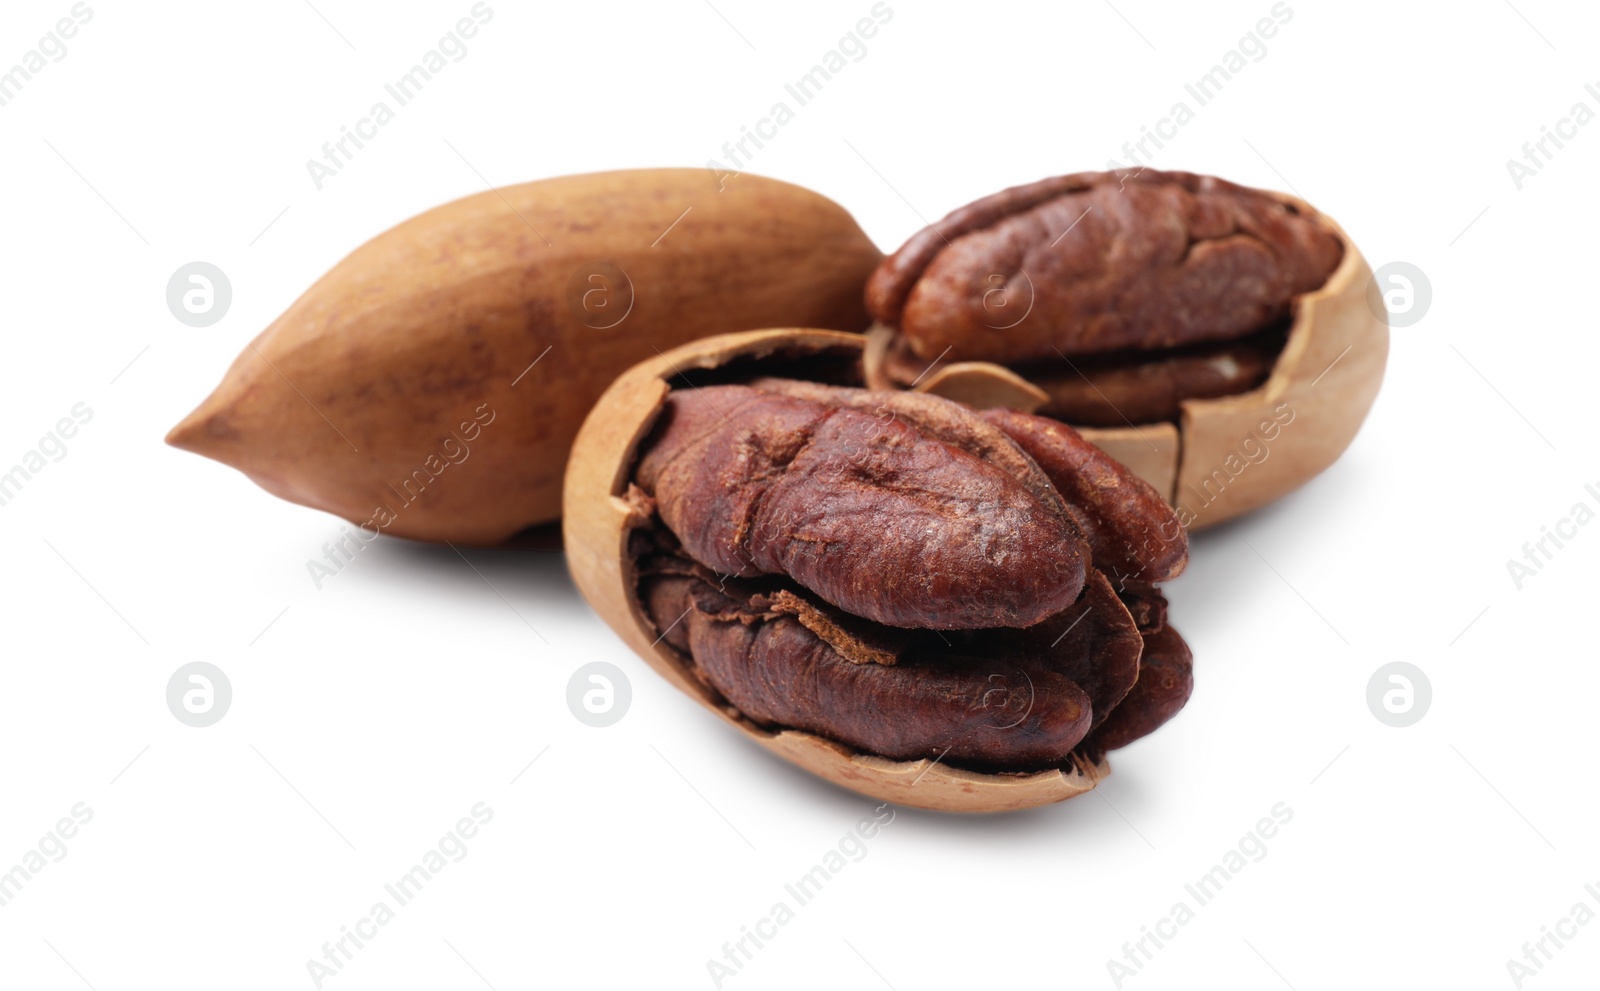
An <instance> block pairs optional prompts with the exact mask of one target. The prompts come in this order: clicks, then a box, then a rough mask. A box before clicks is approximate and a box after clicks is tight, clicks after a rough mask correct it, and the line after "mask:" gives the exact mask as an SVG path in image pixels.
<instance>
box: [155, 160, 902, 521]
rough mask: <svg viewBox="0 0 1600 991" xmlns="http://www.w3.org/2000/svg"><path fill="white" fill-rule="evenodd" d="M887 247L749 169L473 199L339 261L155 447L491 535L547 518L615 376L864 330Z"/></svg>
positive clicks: (640, 173) (393, 516)
mask: <svg viewBox="0 0 1600 991" xmlns="http://www.w3.org/2000/svg"><path fill="white" fill-rule="evenodd" d="M882 257H883V255H882V253H881V252H879V251H878V249H877V248H876V247H875V246H874V245H873V244H872V242H871V241H870V240H869V239H868V238H867V236H866V235H865V234H864V233H862V231H861V229H860V228H859V227H858V226H857V225H856V223H855V221H854V220H853V219H851V217H850V214H849V213H847V212H846V211H845V210H844V209H843V208H842V207H840V206H839V205H838V204H836V203H834V202H832V201H830V200H828V199H826V198H825V197H823V196H819V195H818V194H816V193H813V192H810V191H808V190H805V189H802V188H800V187H798V186H793V185H790V184H788V183H784V182H778V181H776V180H772V179H764V178H761V177H759V176H753V175H745V176H741V177H740V178H739V180H738V181H737V182H734V183H729V184H728V186H727V188H726V189H725V190H719V189H718V186H717V184H716V183H715V182H714V181H711V180H710V179H709V178H708V177H707V174H706V172H705V171H704V170H702V169H640V170H632V171H622V172H605V173H597V174H593V175H578V176H565V177H562V178H556V179H546V180H542V181H539V182H530V183H526V184H523V185H518V186H508V187H504V188H501V189H498V190H495V191H493V192H487V193H481V194H479V195H476V196H469V197H467V198H465V199H461V200H457V201H455V202H453V203H449V204H446V205H444V206H441V207H438V208H436V209H434V210H430V211H428V212H427V213H424V214H422V215H420V216H418V217H414V218H412V219H411V220H408V221H406V222H405V223H403V224H401V225H399V226H398V227H395V228H393V229H392V230H389V231H387V232H386V233H383V234H380V235H379V236H378V237H376V238H374V239H373V240H371V241H369V242H368V243H366V244H365V245H363V246H361V247H360V248H358V249H356V250H355V251H354V252H353V253H352V254H350V255H349V256H348V257H347V258H345V259H344V260H343V261H341V262H340V263H339V264H338V265H336V266H335V267H334V268H333V269H332V270H331V271H330V272H328V273H327V274H326V275H324V276H323V277H322V278H321V279H320V280H318V281H317V283H316V284H315V285H313V286H312V287H311V288H310V289H309V290H308V291H307V292H306V293H305V294H304V295H303V296H301V297H300V298H299V299H298V300H296V301H295V303H294V304H293V305H292V306H290V307H289V309H288V310H287V311H286V312H285V313H284V314H283V315H282V316H280V317H279V318H278V319H277V320H276V321H274V322H273V324H272V325H271V326H270V327H268V328H267V329H266V331H264V332H263V333H262V334H261V336H260V337H258V338H256V340H255V341H254V342H253V343H252V344H251V345H250V346H249V347H248V348H247V349H246V350H245V351H244V352H243V353H242V354H241V355H240V357H239V358H238V360H237V361H235V362H234V364H233V366H232V367H231V368H230V369H229V370H228V372H227V375H226V377H225V378H224V379H223V381H222V383H221V385H219V386H218V387H217V389H216V391H215V392H214V393H213V394H212V395H211V396H210V397H209V398H208V399H206V400H205V401H204V402H203V403H202V404H201V405H200V407H199V408H198V409H196V410H195V411H194V412H193V413H191V414H190V415H189V416H188V417H187V418H186V419H185V420H184V421H183V422H182V423H180V424H179V425H178V426H177V427H176V428H174V429H173V431H172V433H171V434H170V435H169V436H168V437H167V441H168V443H170V444H173V445H176V446H178V447H182V448H184V449H186V450H191V451H195V452H197V453H200V454H204V455H205V456H207V457H210V458H215V459H216V460H218V461H221V462H223V463H225V464H229V465H232V466H233V467H236V468H238V469H239V470H240V471H242V472H244V473H245V474H246V475H248V476H249V477H250V478H251V479H252V480H254V481H255V482H256V483H257V484H259V485H260V486H262V487H263V488H265V489H266V490H267V491H269V492H272V493H273V494H274V495H277V496H280V497H282V498H285V499H288V500H290V501H292V502H298V503H301V504H302V505H307V506H311V507H314V508H317V509H323V510H326V511H328V512H331V513H335V514H337V515H339V516H342V517H344V518H345V519H347V520H350V521H351V522H354V523H356V524H358V525H360V526H363V527H364V528H366V529H367V530H368V531H369V532H371V531H381V532H383V533H387V534H391V535H397V536H402V537H409V538H412V539H415V540H432V541H452V542H456V543H474V544H490V543H496V542H499V541H503V540H505V539H507V538H509V537H511V536H512V535H514V534H516V533H517V532H518V531H520V530H522V529H523V528H525V527H529V526H535V525H538V524H541V523H549V522H551V521H553V520H555V519H556V518H557V517H558V516H559V514H560V510H561V476H562V470H563V468H564V467H565V465H566V460H567V454H568V451H569V449H570V447H571V443H572V439H573V437H574V436H575V435H576V434H577V431H578V427H579V425H580V424H581V423H582V422H583V418H584V416H585V415H587V414H588V412H589V408H590V407H591V406H592V405H593V404H594V401H595V399H596V398H598V397H599V395H600V393H601V392H603V391H604V390H605V388H606V386H608V385H609V384H610V383H611V381H612V379H614V378H615V377H616V376H617V374H618V373H619V372H621V371H623V370H624V369H626V368H628V367H629V366H630V365H633V364H634V363H635V362H638V361H640V360H642V359H645V358H648V357H651V356H653V355H655V354H659V353H660V352H662V351H665V350H667V349H669V348H672V347H674V346H676V345H679V344H682V343H683V342H685V341H690V340H694V339H696V338H700V337H705V336H707V335H709V334H713V333H720V332H723V331H726V330H729V329H731V328H754V327H768V326H774V325H788V324H799V325H804V326H817V327H834V328H838V329H840V330H861V329H863V328H865V327H866V325H867V316H866V312H865V310H864V309H863V308H862V302H861V287H862V285H863V284H864V283H865V280H866V278H867V276H868V274H869V273H870V272H871V271H872V269H873V267H874V266H875V265H876V264H877V263H878V261H879V260H880V259H881V258H882Z"/></svg>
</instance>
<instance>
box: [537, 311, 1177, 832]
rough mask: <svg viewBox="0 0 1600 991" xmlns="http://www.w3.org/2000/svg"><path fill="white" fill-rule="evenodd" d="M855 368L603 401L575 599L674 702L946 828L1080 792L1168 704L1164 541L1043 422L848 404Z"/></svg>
mask: <svg viewBox="0 0 1600 991" xmlns="http://www.w3.org/2000/svg"><path fill="white" fill-rule="evenodd" d="M863 349H864V342H863V341H862V339H861V338H859V337H855V336H852V335H848V334H836V333H828V332H823V331H798V330H796V331H760V332H752V333H744V334H729V335H724V336H722V337H717V338H711V339H708V340H705V341H698V342H695V343H693V344H690V345H686V346H684V347H681V348H679V349H677V350H676V351H673V352H670V353H668V354H666V355H663V356H661V357H659V358H656V359H652V360H650V361H646V362H645V363H643V364H641V365H639V366H636V367H635V368H633V369H632V370H630V371H629V372H627V373H625V374H624V375H623V376H622V377H621V378H619V379H618V380H617V382H616V383H615V384H614V385H613V386H612V387H611V389H610V390H608V392H607V393H606V395H605V396H604V397H602V399H601V401H600V402H599V404H597V406H596V407H595V410H594V412H593V413H592V414H591V415H590V417H589V419H588V420H587V421H586V422H585V424H584V426H583V429H582V430H581V431H580V434H579V437H578V440H577V442H576V444H575V445H574V448H573V455H572V461H571V463H570V465H569V467H568V472H567V484H566V497H565V503H564V518H563V527H564V531H565V536H566V545H567V553H568V561H569V566H570V567H571V570H572V573H573V577H574V580H575V581H576V583H577V585H578V588H579V590H580V591H581V592H582V593H583V595H584V596H585V598H587V599H588V600H589V602H590V604H591V605H593V606H594V607H595V609H596V611H597V612H598V613H599V614H600V615H601V617H602V618H603V619H605V620H606V622H607V623H608V624H610V625H611V626H612V628H613V629H615V630H616V631H617V632H618V633H619V634H620V635H621V636H622V637H623V638H624V639H625V640H626V641H627V642H628V643H629V645H630V646H632V647H633V648H634V649H635V650H636V651H637V652H638V653H639V654H640V655H641V656H642V657H644V658H645V659H646V661H648V662H649V663H650V664H651V666H652V667H654V668H655V669H656V670H657V671H658V672H659V673H661V674H663V675H664V676H666V677H667V678H668V679H669V680H671V681H672V682H673V683H674V684H675V685H677V686H678V687H679V688H680V689H682V690H684V691H685V692H687V693H689V694H690V695H692V696H694V697H695V698H697V699H698V700H699V701H701V703H702V704H704V705H706V706H707V707H709V708H711V709H713V710H714V711H716V712H717V713H718V714H719V715H720V716H722V718H723V719H725V720H726V721H727V722H729V723H730V724H732V725H734V726H735V727H737V728H738V729H739V730H740V731H741V732H743V733H744V734H745V735H747V736H748V737H750V738H752V739H754V740H756V741H757V742H759V743H761V744H762V745H763V746H765V747H766V748H768V749H769V750H772V751H774V752H776V753H778V754H779V755H780V756H783V757H785V758H786V759H788V760H791V761H793V762H795V763H797V764H799V765H800V766H802V767H805V768H807V769H808V770H811V771H812V772H813V773H816V774H818V775H820V776H822V777H824V778H827V779H828V780H830V781H833V782H835V783H838V784H841V785H844V786H845V787H849V788H853V789H855V790H857V791H861V792H864V793H866V794H869V795H873V796H875V797H878V798H882V799H886V800H890V801H895V802H900V803H904V804H910V805H918V806H922V807H927V808H937V809H947V810H963V811H994V810H1003V809H1011V808H1024V807H1028V806H1033V805H1039V804H1044V803H1047V802H1053V801H1059V800H1061V799H1064V798H1069V797H1072V796H1073V795H1076V794H1080V793H1082V792H1083V791H1085V790H1088V789H1089V788H1092V787H1093V785H1094V783H1095V782H1096V781H1097V780H1098V779H1099V777H1101V776H1103V775H1104V774H1105V773H1107V771H1108V770H1109V768H1108V767H1107V765H1106V764H1105V763H1104V760H1103V754H1104V751H1105V750H1107V749H1110V746H1108V745H1107V744H1106V742H1105V741H1106V740H1111V741H1113V742H1114V743H1115V744H1116V745H1122V744H1123V743H1126V742H1128V741H1130V740H1131V739H1134V738H1135V737H1137V736H1139V735H1143V733H1145V732H1148V731H1149V730H1151V729H1153V728H1155V726H1157V725H1159V724H1160V723H1161V722H1163V721H1165V719H1166V718H1168V717H1170V716H1171V715H1172V713H1173V712H1175V711H1176V709H1177V708H1178V707H1180V706H1181V700H1180V701H1175V699H1176V695H1177V691H1176V688H1177V687H1179V686H1178V684H1177V682H1176V681H1173V679H1171V678H1167V679H1165V680H1163V681H1162V682H1161V685H1160V686H1158V687H1161V690H1158V691H1148V692H1143V693H1141V692H1139V691H1138V685H1139V681H1140V678H1141V669H1142V666H1143V662H1142V661H1141V655H1142V653H1143V651H1144V649H1145V647H1144V645H1145V643H1146V642H1147V641H1151V640H1152V638H1160V640H1159V642H1162V643H1167V644H1177V645H1179V647H1181V644H1182V641H1181V639H1179V638H1178V637H1177V634H1176V633H1175V632H1173V631H1172V630H1171V628H1170V627H1168V626H1166V624H1165V621H1164V614H1165V603H1164V601H1163V600H1162V599H1161V597H1160V594H1159V593H1158V592H1156V591H1155V588H1154V583H1155V582H1157V581H1162V580H1165V579H1167V578H1170V577H1173V576H1175V575H1176V574H1177V573H1178V572H1179V571H1181V569H1182V566H1183V563H1184V559H1185V551H1186V545H1185V543H1184V539H1183V531H1182V528H1181V527H1180V526H1178V524H1177V522H1176V520H1175V519H1174V518H1173V515H1172V512H1171V510H1170V509H1169V508H1168V507H1167V506H1166V505H1165V504H1164V503H1163V502H1162V501H1161V500H1160V499H1159V497H1158V496H1156V494H1155V493H1153V492H1151V491H1150V490H1149V488H1148V486H1146V485H1144V484H1143V483H1141V482H1139V481H1138V480H1137V479H1136V478H1134V477H1133V476H1132V475H1131V474H1130V473H1129V472H1127V471H1126V470H1125V469H1123V468H1122V467H1121V466H1120V465H1117V464H1116V463H1115V462H1113V461H1112V460H1111V459H1110V458H1109V457H1107V456H1105V455H1104V454H1102V453H1101V452H1099V451H1097V450H1096V449H1095V448H1093V447H1092V446H1091V445H1089V444H1088V443H1086V442H1084V441H1083V440H1082V439H1081V438H1079V437H1078V436H1077V435H1076V434H1075V433H1074V432H1073V431H1071V430H1070V428H1067V427H1065V426H1063V425H1061V424H1058V423H1053V422H1050V421H1044V420H1040V419H1038V418H1035V417H1028V416H1023V415H1020V414H1005V413H990V414H988V415H986V416H985V415H979V414H977V413H975V412H974V411H972V410H970V409H969V408H967V407H964V406H962V405H960V404H958V403H955V402H951V401H948V400H943V399H940V398H938V397H933V396H925V395H917V394H909V393H892V392H891V393H884V392H871V391H867V390H863V389H860V388H855V387H853V386H855V385H857V384H858V383H859V381H860V375H861V372H860V364H859V359H860V357H861V355H862V352H863ZM778 372H781V373H783V374H785V375H791V376H803V379H800V378H789V379H776V378H773V377H771V374H770V373H778ZM1034 451H1037V452H1040V455H1044V459H1043V461H1041V460H1040V459H1039V455H1036V454H1034V453H1032V452H1034ZM1130 609H1131V611H1130ZM1171 652H1172V650H1171V649H1170V648H1169V649H1168V651H1167V653H1171ZM1185 656H1187V655H1186V653H1185ZM1153 663H1154V662H1153ZM1153 670H1154V669H1153ZM1181 687H1183V689H1184V690H1183V693H1182V694H1183V695H1184V697H1185V698H1187V683H1186V682H1185V683H1184V685H1183V686H1181ZM1126 706H1132V707H1133V710H1132V711H1130V712H1127V713H1124V714H1123V715H1122V717H1121V718H1120V719H1118V717H1117V713H1118V712H1119V711H1121V710H1122V709H1123V708H1124V707H1126ZM1105 727H1111V729H1110V730H1106V731H1105V732H1102V730H1103V729H1104V728H1105ZM1118 727H1122V728H1120V729H1119V728H1118Z"/></svg>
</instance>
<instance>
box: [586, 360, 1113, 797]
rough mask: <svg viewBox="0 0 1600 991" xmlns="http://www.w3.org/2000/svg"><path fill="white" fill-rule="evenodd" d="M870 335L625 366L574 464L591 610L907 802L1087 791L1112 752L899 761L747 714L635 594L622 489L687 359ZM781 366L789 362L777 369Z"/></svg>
mask: <svg viewBox="0 0 1600 991" xmlns="http://www.w3.org/2000/svg"><path fill="white" fill-rule="evenodd" d="M864 343H865V341H864V338H862V337H859V336H857V335H854V334H840V333H833V332H829V331H819V330H763V331H752V332H747V333H741V334H725V335H722V336H720V337H712V338H708V339H706V340H702V341H696V342H694V343H692V344H688V345H685V346H683V347H680V348H678V349H676V350H674V351H670V352H668V353H667V354H664V355H662V356H660V357H658V358H652V359H650V360H648V361H645V362H644V363H643V364H640V365H637V366H635V367H634V368H632V369H630V370H629V371H628V372H627V373H625V374H624V375H623V376H622V377H621V378H619V379H617V381H616V382H615V383H614V384H613V385H612V386H611V388H610V389H608V390H607V391H606V393H605V395H604V396H602V397H601V398H600V401H599V403H598V404H596V406H595V408H594V411H593V412H592V413H590V414H589V418H588V419H587V420H585V421H584V424H583V428H582V429H581V430H580V431H579V433H578V439H577V441H576V442H575V443H574V445H573V448H572V460H571V461H570V462H569V463H568V465H567V479H566V495H565V498H564V500H563V516H562V530H563V534H564V536H565V543H566V549H567V566H568V567H569V568H570V569H571V570H572V577H573V580H574V581H575V582H576V583H577V586H578V590H579V591H580V592H582V593H583V596H584V598H585V599H587V600H588V601H589V604H590V605H591V606H593V607H594V610H595V612H597V613H599V614H600V617H601V618H602V619H604V620H605V621H606V623H607V624H608V625H609V626H610V627H611V628H612V629H613V630H615V631H616V632H617V634H618V635H620V636H621V637H622V639H623V640H624V641H626V642H627V644H628V646H630V647H632V648H633V649H634V651H635V652H636V653H638V655H639V656H640V657H642V658H644V660H645V662H646V663H648V664H649V665H650V666H651V667H652V668H654V669H655V671H656V673H657V674H660V675H661V676H662V677H664V678H666V679H667V680H668V681H670V682H672V684H673V685H675V686H677V687H678V688H679V689H680V690H681V691H683V692H684V693H685V694H687V695H689V696H690V697H692V698H694V699H696V700H697V701H699V702H700V704H702V705H704V706H705V707H706V708H708V709H711V710H712V711H713V712H715V713H716V714H717V715H718V716H720V717H721V718H722V720H723V721H724V722H726V723H728V725H730V726H732V727H734V728H735V729H737V730H738V731H739V732H740V733H742V734H744V735H745V736H747V737H749V738H750V739H752V740H754V741H755V742H756V743H759V744H760V745H761V746H763V747H765V748H767V749H768V750H770V751H772V752H773V753H775V754H777V755H778V756H779V757H782V758H783V759H785V760H787V761H790V762H792V763H795V764H798V765H799V766H801V767H803V768H805V769H806V770H808V771H810V772H811V773H812V774H815V775H817V776H818V777H821V778H825V779H827V780H828V781H831V782H833V783H834V784H837V785H842V786H843V787H845V788H849V789H852V790H854V791H858V792H860V793H862V794H864V795H870V796H872V797H873V798H876V799H880V800H882V801H887V802H894V803H896V804H899V805H910V806H916V807H919V808H925V809H938V810H942V811H947V812H1003V811H1009V810H1013V809H1024V808H1031V807H1033V806H1037V805H1046V804H1049V803H1051V802H1059V801H1061V800H1062V799H1067V798H1072V797H1074V796H1076V795H1081V794H1083V793H1084V792H1086V791H1088V790H1090V789H1091V788H1093V787H1094V786H1095V784H1096V782H1098V780H1099V779H1100V778H1102V777H1104V776H1105V775H1106V774H1108V773H1110V767H1109V765H1107V764H1106V763H1105V762H1104V761H1102V762H1101V763H1099V764H1094V765H1088V764H1086V765H1085V766H1083V767H1081V768H1076V769H1072V770H1052V771H1044V772H1039V773H1034V774H980V773H977V772H974V771H967V770H962V769H960V768H953V767H949V766H947V765H944V764H940V763H936V762H934V761H928V760H919V761H893V760H886V759H884V758H882V757H875V756H870V755H867V754H859V753H856V752H854V751H852V750H850V749H849V748H848V747H845V746H843V745H841V744H838V743H834V742H832V741H830V740H825V739H823V738H822V737H819V736H815V735H813V734H810V733H804V732H801V731H798V730H779V731H776V732H774V731H770V730H766V729H763V728H761V727H759V726H757V725H755V724H754V723H751V722H750V721H748V720H746V719H744V718H742V717H741V716H739V715H738V713H737V712H734V711H732V710H731V709H730V708H729V707H727V706H726V705H725V704H722V703H720V702H719V701H718V700H717V698H716V696H715V695H714V694H713V693H712V692H711V691H710V690H709V689H707V688H706V687H705V686H704V685H702V684H701V683H700V682H699V681H698V680H697V679H696V678H695V676H694V675H693V673H692V672H691V671H690V670H689V669H688V667H687V659H686V658H684V657H683V656H682V655H681V654H679V653H678V651H677V650H675V649H674V648H672V647H670V646H668V645H667V644H666V643H665V642H662V641H661V640H660V638H659V637H658V636H657V634H656V630H655V626H654V624H652V623H651V621H650V619H649V617H647V616H646V615H645V613H644V611H643V608H642V607H641V606H640V604H639V601H638V597H637V595H635V585H636V576H635V575H634V573H633V566H632V564H633V563H632V560H631V559H630V557H629V556H628V553H627V541H628V533H629V518H630V510H629V505H628V503H627V502H626V501H625V500H624V499H623V498H622V495H623V493H624V492H625V491H626V489H627V485H628V480H629V478H630V476H631V474H632V468H633V464H634V462H635V460H636V449H637V447H638V445H639V443H640V441H641V440H642V439H643V438H644V437H645V435H646V434H647V433H648V432H649V430H650V427H651V425H652V423H653V422H654V421H655V418H656V415H657V413H659V411H660V409H661V405H662V401H663V400H664V398H665V397H666V395H667V392H668V391H669V390H670V389H671V388H674V387H677V388H684V387H686V386H685V385H684V381H683V379H681V378H679V379H677V380H676V381H675V382H674V381H673V380H674V378H675V376H677V374H678V372H680V371H682V370H684V369H688V368H718V367H721V366H723V365H725V364H727V363H728V362H729V361H730V360H733V359H736V358H742V359H754V358H761V357H764V356H768V355H772V354H773V353H774V352H776V351H779V350H782V351H783V352H784V354H785V355H788V354H793V353H795V352H801V353H809V354H821V353H825V352H830V351H838V352H845V353H849V352H859V351H860V350H861V349H862V348H863V347H864ZM773 370H774V371H777V372H779V373H780V374H781V368H774V369H773Z"/></svg>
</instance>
